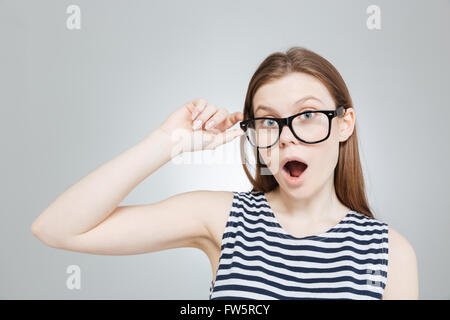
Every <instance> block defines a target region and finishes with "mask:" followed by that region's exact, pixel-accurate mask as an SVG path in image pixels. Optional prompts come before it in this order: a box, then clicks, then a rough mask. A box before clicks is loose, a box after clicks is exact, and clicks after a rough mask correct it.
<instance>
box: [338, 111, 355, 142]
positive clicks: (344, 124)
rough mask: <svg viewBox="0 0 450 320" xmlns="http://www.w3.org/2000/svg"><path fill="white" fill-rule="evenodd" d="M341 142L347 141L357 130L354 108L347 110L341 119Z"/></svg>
mask: <svg viewBox="0 0 450 320" xmlns="http://www.w3.org/2000/svg"><path fill="white" fill-rule="evenodd" d="M338 119H339V142H343V141H346V140H347V139H348V138H349V137H350V136H351V135H352V133H353V129H354V128H355V112H354V110H353V108H347V109H345V114H344V115H343V116H342V117H339V118H338Z"/></svg>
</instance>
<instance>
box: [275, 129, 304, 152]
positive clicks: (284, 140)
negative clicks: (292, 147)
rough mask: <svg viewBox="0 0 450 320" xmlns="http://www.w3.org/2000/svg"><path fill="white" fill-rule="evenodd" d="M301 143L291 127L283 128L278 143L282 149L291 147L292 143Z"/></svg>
mask: <svg viewBox="0 0 450 320" xmlns="http://www.w3.org/2000/svg"><path fill="white" fill-rule="evenodd" d="M299 142H300V141H299V140H298V139H297V138H296V137H295V136H294V134H293V133H292V131H291V129H290V128H289V126H288V125H285V126H283V129H281V134H280V140H279V141H278V143H279V144H280V147H281V146H286V145H289V144H291V143H292V144H298V143H299Z"/></svg>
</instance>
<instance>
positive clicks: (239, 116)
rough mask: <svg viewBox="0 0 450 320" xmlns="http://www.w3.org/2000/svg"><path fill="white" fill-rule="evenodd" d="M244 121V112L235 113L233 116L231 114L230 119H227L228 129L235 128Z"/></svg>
mask: <svg viewBox="0 0 450 320" xmlns="http://www.w3.org/2000/svg"><path fill="white" fill-rule="evenodd" d="M243 119H244V116H243V114H242V112H233V113H232V114H230V115H229V116H228V118H227V119H226V122H225V123H226V127H227V129H228V128H231V127H232V126H234V125H235V124H236V123H237V122H239V121H242V120H243Z"/></svg>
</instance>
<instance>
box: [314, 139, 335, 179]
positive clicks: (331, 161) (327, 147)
mask: <svg viewBox="0 0 450 320" xmlns="http://www.w3.org/2000/svg"><path fill="white" fill-rule="evenodd" d="M316 151H317V152H316V153H315V155H314V160H315V161H314V163H313V165H314V167H313V168H312V169H313V170H312V171H314V173H313V174H314V175H315V177H317V178H319V177H320V178H322V179H319V180H324V179H327V178H328V177H329V176H330V175H333V173H334V168H335V167H336V164H337V161H338V158H339V141H338V140H336V137H335V136H331V135H330V137H329V138H328V139H327V140H325V141H324V142H323V145H321V146H320V147H319V148H317V150H316Z"/></svg>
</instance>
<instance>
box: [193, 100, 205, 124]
mask: <svg viewBox="0 0 450 320" xmlns="http://www.w3.org/2000/svg"><path fill="white" fill-rule="evenodd" d="M192 104H193V106H194V107H193V113H192V120H194V119H195V118H196V117H197V116H198V115H199V114H200V113H201V112H202V111H203V110H204V109H205V107H206V105H207V102H206V100H205V99H203V98H200V99H196V100H194V101H192Z"/></svg>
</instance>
